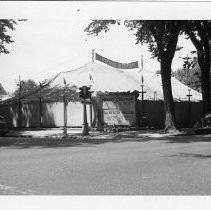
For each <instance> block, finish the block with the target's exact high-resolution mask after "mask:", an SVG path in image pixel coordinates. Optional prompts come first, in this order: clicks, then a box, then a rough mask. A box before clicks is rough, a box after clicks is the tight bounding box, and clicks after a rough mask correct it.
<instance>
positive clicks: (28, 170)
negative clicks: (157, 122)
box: [0, 135, 211, 195]
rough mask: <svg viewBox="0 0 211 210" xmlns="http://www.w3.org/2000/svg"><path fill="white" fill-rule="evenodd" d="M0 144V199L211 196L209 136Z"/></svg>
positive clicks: (4, 142) (5, 142)
mask: <svg viewBox="0 0 211 210" xmlns="http://www.w3.org/2000/svg"><path fill="white" fill-rule="evenodd" d="M24 139H25V140H26V138H24ZM3 140H4V139H3V138H1V139H0V170H1V172H0V194H1V195H53V194H57V195H205V194H206V195H210V194H211V167H210V165H211V135H201V136H177V137H159V138H155V137H154V138H149V137H140V138H125V139H113V140H105V139H104V140H103V139H98V140H97V139H95V140H90V139H89V140H83V141H82V140H81V141H80V140H71V141H68V140H66V141H67V142H66V143H65V140H62V141H61V142H57V143H56V142H55V143H42V142H41V140H40V139H37V140H36V139H34V141H33V142H34V143H25V142H26V141H23V142H21V141H20V142H16V143H13V140H14V137H7V141H3ZM52 141H53V140H52ZM8 142H11V143H8Z"/></svg>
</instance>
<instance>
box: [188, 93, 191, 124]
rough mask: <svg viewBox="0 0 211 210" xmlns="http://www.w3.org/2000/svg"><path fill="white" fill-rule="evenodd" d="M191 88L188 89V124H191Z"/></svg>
mask: <svg viewBox="0 0 211 210" xmlns="http://www.w3.org/2000/svg"><path fill="white" fill-rule="evenodd" d="M190 91H191V89H188V94H187V97H188V125H189V126H190V125H191V104H190V98H191V96H192V95H191V94H190Z"/></svg>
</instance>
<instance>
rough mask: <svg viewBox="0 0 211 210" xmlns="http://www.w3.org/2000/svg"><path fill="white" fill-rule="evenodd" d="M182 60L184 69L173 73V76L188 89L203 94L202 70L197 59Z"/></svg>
mask: <svg viewBox="0 0 211 210" xmlns="http://www.w3.org/2000/svg"><path fill="white" fill-rule="evenodd" d="M188 58H190V59H187V57H185V58H182V59H183V60H184V61H185V63H184V65H183V68H180V69H178V70H177V71H175V72H173V76H174V77H175V78H176V79H178V80H179V81H180V82H182V83H183V84H185V85H187V86H188V87H190V88H192V89H194V90H196V91H198V92H201V70H200V67H199V64H198V59H197V58H196V57H188Z"/></svg>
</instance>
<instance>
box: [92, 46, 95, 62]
mask: <svg viewBox="0 0 211 210" xmlns="http://www.w3.org/2000/svg"><path fill="white" fill-rule="evenodd" d="M94 61H95V49H93V50H92V62H94Z"/></svg>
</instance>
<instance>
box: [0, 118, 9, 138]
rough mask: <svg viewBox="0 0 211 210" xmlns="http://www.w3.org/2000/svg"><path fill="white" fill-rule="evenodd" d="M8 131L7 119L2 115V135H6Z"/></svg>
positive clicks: (0, 128)
mask: <svg viewBox="0 0 211 210" xmlns="http://www.w3.org/2000/svg"><path fill="white" fill-rule="evenodd" d="M8 131H9V130H8V126H7V123H6V120H5V119H4V117H2V116H0V136H4V135H5V134H6V133H7V132H8Z"/></svg>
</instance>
